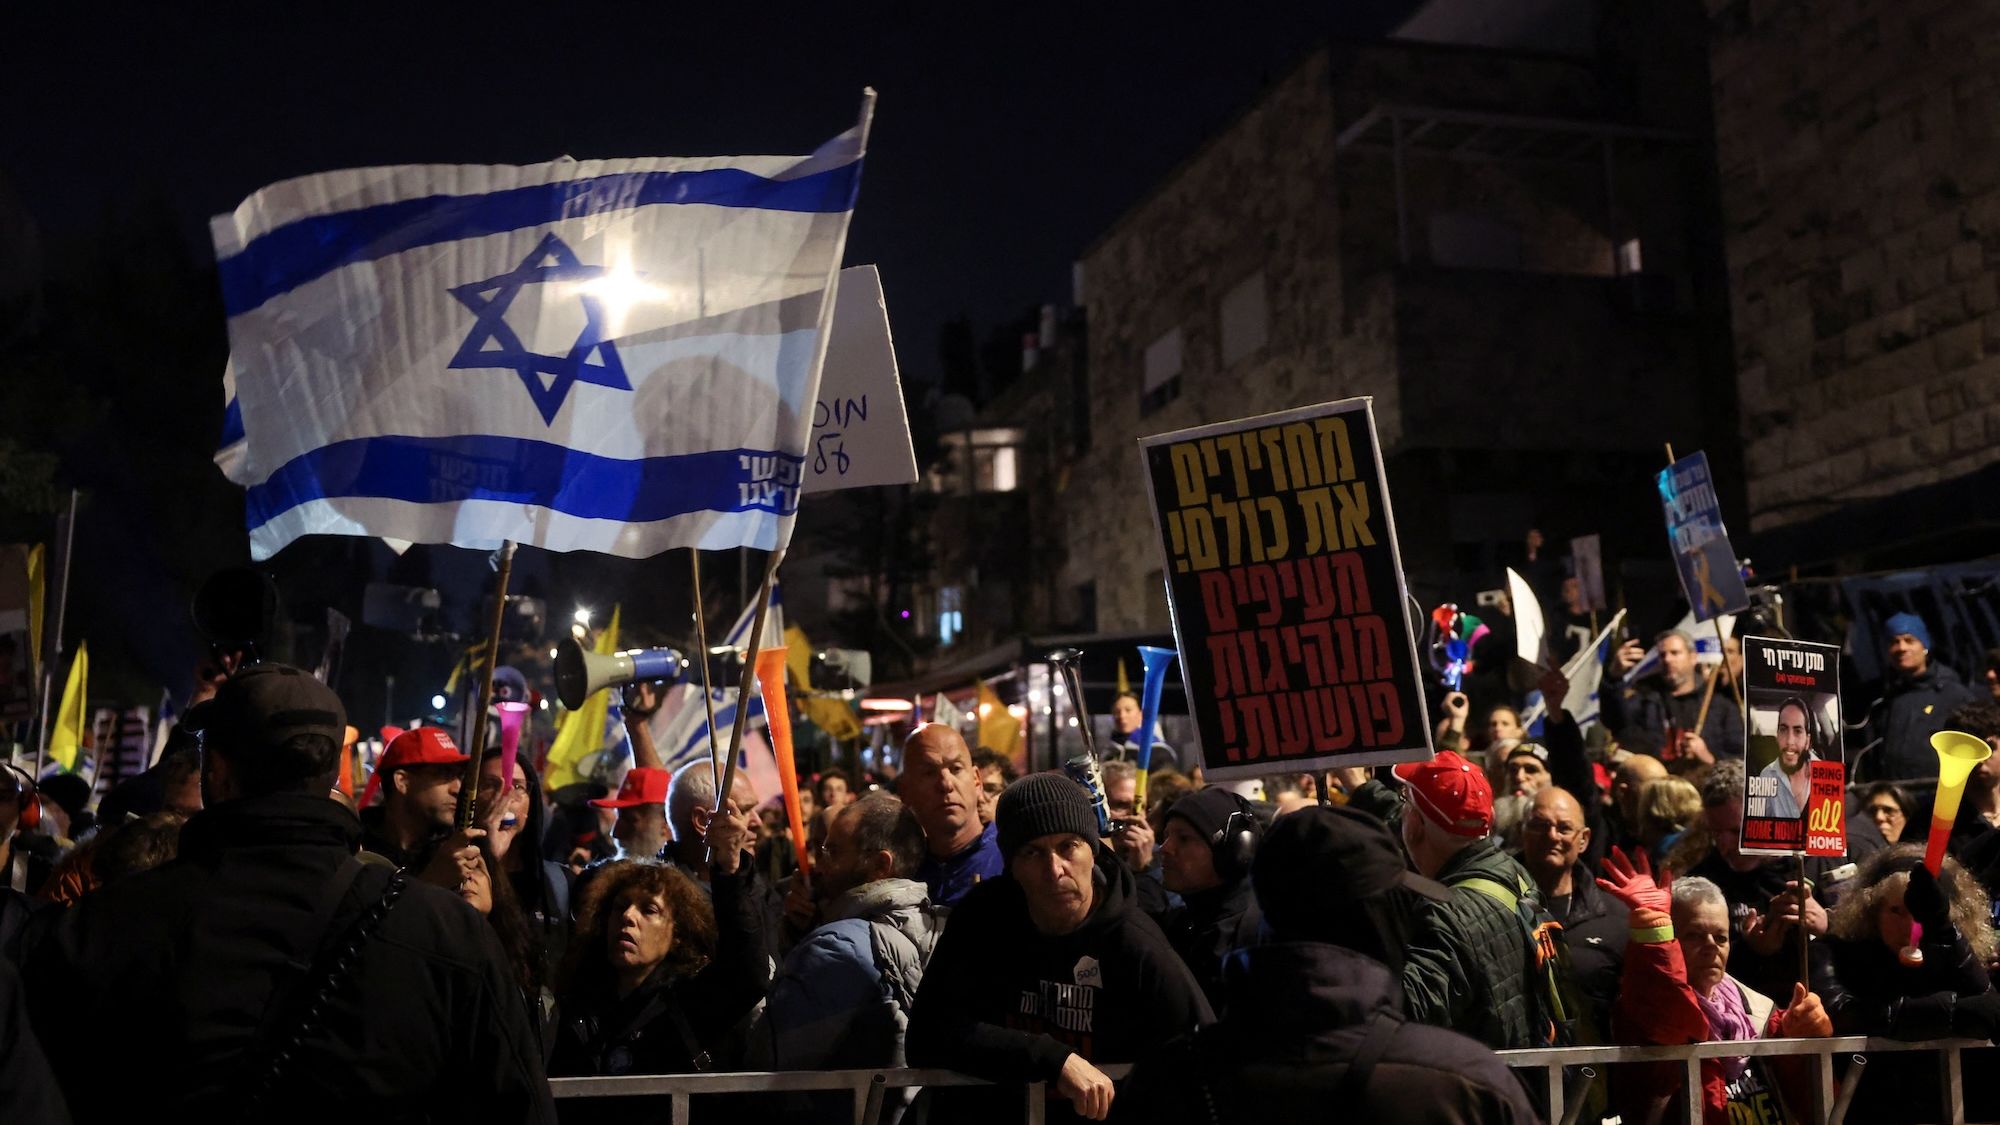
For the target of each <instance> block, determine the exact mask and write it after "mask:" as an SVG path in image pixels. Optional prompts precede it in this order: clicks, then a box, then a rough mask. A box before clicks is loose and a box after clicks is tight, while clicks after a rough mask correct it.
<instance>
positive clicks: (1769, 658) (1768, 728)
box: [1743, 637, 1847, 856]
mask: <svg viewBox="0 0 2000 1125" xmlns="http://www.w3.org/2000/svg"><path fill="white" fill-rule="evenodd" d="M1743 679H1744V688H1743V690H1744V692H1745V702H1746V703H1747V704H1748V707H1749V714H1748V715H1746V716H1745V722H1744V724H1743V742H1744V745H1743V772H1744V779H1743V786H1744V792H1743V850H1744V851H1745V852H1751V853H1757V854H1762V855H1797V854H1799V853H1801V852H1803V853H1805V854H1806V855H1815V856H1843V855H1846V854H1847V808H1846V800H1845V792H1846V785H1847V759H1846V757H1845V756H1844V753H1843V749H1842V742H1841V721H1840V650H1839V649H1838V648H1837V647H1835V646H1833V645H1822V644H1813V643H1810V642H1807V641H1788V640H1776V639H1773V638H1770V637H1744V638H1743Z"/></svg>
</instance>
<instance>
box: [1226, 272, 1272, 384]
mask: <svg viewBox="0 0 2000 1125" xmlns="http://www.w3.org/2000/svg"><path fill="white" fill-rule="evenodd" d="M1270 331H1271V307H1270V304H1269V302H1268V301H1267V299H1266V298H1265V294H1264V271H1262V270H1258V271H1257V272H1256V273H1253V274H1251V275H1250V276H1249V277H1246V278H1244V279H1243V280H1242V281H1239V282H1237V283H1236V287H1235V288H1234V289H1231V290H1230V291H1229V292H1227V293H1225V294H1223V297H1222V366H1224V367H1232V366H1234V365H1235V363H1236V361H1237V360H1239V359H1242V358H1243V357H1244V356H1247V355H1249V354H1251V353H1252V352H1255V351H1256V350H1257V349H1259V348H1261V347H1263V346H1264V344H1265V341H1266V340H1267V339H1269V337H1270Z"/></svg>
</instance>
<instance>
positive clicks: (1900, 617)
mask: <svg viewBox="0 0 2000 1125" xmlns="http://www.w3.org/2000/svg"><path fill="white" fill-rule="evenodd" d="M1884 627H1885V628H1887V629H1888V630H1889V636H1890V638H1891V639H1894V638H1896V637H1900V636H1903V635H1904V634H1906V633H1907V634H1909V635H1910V636H1912V637H1915V638H1917V643H1918V644H1920V645H1922V646H1924V648H1925V649H1929V648H1930V647H1931V631H1930V627H1929V626H1927V625H1925V624H1924V619H1923V618H1921V617H1918V616H1917V615H1916V614H1914V613H1899V614H1897V615H1895V616H1894V617H1891V618H1890V619H1889V620H1888V621H1886V622H1884Z"/></svg>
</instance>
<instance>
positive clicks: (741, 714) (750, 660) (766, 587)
mask: <svg viewBox="0 0 2000 1125" xmlns="http://www.w3.org/2000/svg"><path fill="white" fill-rule="evenodd" d="M784 557H785V552H784V550H783V549H782V548H780V549H779V550H776V551H773V552H771V561H770V563H769V565H767V566H765V568H764V584H763V585H762V586H761V587H759V588H758V590H757V615H756V616H755V617H754V618H753V619H752V620H751V623H750V642H749V644H748V645H747V646H746V648H747V651H746V652H745V653H744V655H743V678H742V681H741V682H740V683H739V684H738V685H737V690H736V725H735V729H733V730H731V731H730V733H729V759H728V760H727V761H726V762H724V763H723V765H722V784H721V785H719V786H717V787H716V790H715V811H716V812H718V813H720V812H721V811H722V806H723V804H724V803H725V802H726V801H727V800H728V799H729V791H730V790H731V789H732V788H734V787H735V785H736V759H737V757H738V756H740V755H741V754H742V753H743V731H744V729H745V728H747V727H748V726H749V725H750V693H751V692H752V691H753V690H755V689H756V684H757V649H758V648H759V647H761V646H762V644H763V641H764V622H765V620H766V619H768V618H769V617H770V616H771V583H772V582H774V581H776V580H777V577H778V563H779V562H781V561H782V560H783V559H784Z"/></svg>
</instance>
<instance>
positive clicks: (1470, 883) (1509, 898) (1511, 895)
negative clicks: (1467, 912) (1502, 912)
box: [1452, 875, 1521, 911]
mask: <svg viewBox="0 0 2000 1125" xmlns="http://www.w3.org/2000/svg"><path fill="white" fill-rule="evenodd" d="M1452 886H1454V887H1464V888H1465V889H1467V890H1470V891H1478V892H1479V893H1480V894H1483V895H1485V896H1486V897H1487V898H1490V899H1492V900H1494V901H1495V902H1498V903H1499V904H1500V905H1502V906H1504V907H1506V908H1507V909H1508V910H1510V911H1512V910H1519V909H1520V908H1521V895H1520V892H1519V891H1514V890H1510V889H1508V888H1507V887H1505V886H1503V885H1502V884H1500V883H1498V882H1496V881H1494V880H1492V879H1488V878H1486V877H1484V876H1482V875H1474V876H1472V877H1470V878H1467V879H1460V880H1459V881H1458V882H1456V883H1453V884H1452Z"/></svg>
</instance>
